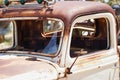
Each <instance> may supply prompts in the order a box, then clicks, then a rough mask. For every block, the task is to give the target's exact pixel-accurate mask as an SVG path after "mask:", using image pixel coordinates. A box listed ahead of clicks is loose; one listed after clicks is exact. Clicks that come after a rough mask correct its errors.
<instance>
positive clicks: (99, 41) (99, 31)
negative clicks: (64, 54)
mask: <svg viewBox="0 0 120 80" xmlns="http://www.w3.org/2000/svg"><path fill="white" fill-rule="evenodd" d="M109 45H110V44H109V35H108V20H107V19H105V18H98V19H88V20H84V21H80V22H77V23H76V24H75V25H74V27H73V30H72V38H71V46H70V56H71V57H76V56H78V55H79V56H80V55H86V54H89V53H91V52H95V51H100V50H105V49H108V48H109Z"/></svg>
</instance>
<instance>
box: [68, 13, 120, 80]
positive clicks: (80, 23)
mask: <svg viewBox="0 0 120 80" xmlns="http://www.w3.org/2000/svg"><path fill="white" fill-rule="evenodd" d="M116 47H117V44H116V22H115V19H114V17H113V15H112V14H110V13H99V14H93V15H86V16H81V17H78V18H76V19H75V20H74V21H73V23H72V27H71V31H70V38H69V47H68V49H67V56H69V57H68V58H66V66H67V68H68V72H67V75H66V79H67V80H118V78H119V75H118V71H119V70H118V68H117V65H118V55H117V48H116ZM76 58H77V60H76V61H75V59H76Z"/></svg>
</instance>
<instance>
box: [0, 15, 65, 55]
mask: <svg viewBox="0 0 120 80" xmlns="http://www.w3.org/2000/svg"><path fill="white" fill-rule="evenodd" d="M46 19H51V20H57V21H60V22H61V23H62V26H63V31H62V33H61V38H60V43H59V47H58V50H57V52H56V53H55V54H45V53H43V54H40V56H45V57H56V56H57V55H58V54H59V53H60V50H61V47H62V42H63V34H64V26H65V25H64V22H63V20H61V19H60V18H51V17H47V18H46ZM16 20H36V21H37V20H39V17H13V18H1V19H0V21H14V24H15V28H14V40H13V42H14V44H13V45H14V46H13V47H12V48H15V47H16V46H17V45H18V42H17V41H18V40H17V25H16V22H15V21H16ZM10 49H11V48H10ZM6 50H7V49H6ZM11 52H14V53H23V54H24V53H25V54H28V53H29V51H18V52H17V51H14V50H13V51H11ZM32 53H33V54H34V55H38V54H39V52H31V54H32Z"/></svg>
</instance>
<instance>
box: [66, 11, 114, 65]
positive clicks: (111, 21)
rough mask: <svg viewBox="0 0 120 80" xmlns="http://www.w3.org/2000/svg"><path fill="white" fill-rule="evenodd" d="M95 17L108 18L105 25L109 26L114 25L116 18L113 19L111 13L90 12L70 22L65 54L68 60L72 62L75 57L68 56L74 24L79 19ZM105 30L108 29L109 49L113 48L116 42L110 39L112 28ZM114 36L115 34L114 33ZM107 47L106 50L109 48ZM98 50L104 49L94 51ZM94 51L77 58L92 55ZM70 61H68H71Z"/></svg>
mask: <svg viewBox="0 0 120 80" xmlns="http://www.w3.org/2000/svg"><path fill="white" fill-rule="evenodd" d="M88 18H89V19H93V18H94V19H95V18H105V19H108V21H107V22H108V24H109V25H108V24H107V26H109V27H111V26H114V25H116V22H115V21H116V20H115V18H114V17H113V15H112V14H111V13H98V14H90V15H85V16H79V17H77V18H76V19H75V20H74V21H73V22H72V25H71V29H70V34H69V35H70V36H69V41H68V52H67V55H68V60H69V61H71V60H72V61H71V62H73V61H74V60H75V58H76V57H70V47H71V39H72V31H73V28H74V25H75V24H76V23H78V22H79V20H82V21H83V20H87V19H88ZM113 29H115V28H113ZM107 30H109V34H108V33H107V38H108V43H109V49H111V48H114V47H115V46H116V44H114V41H112V40H111V39H112V38H115V37H111V35H112V34H111V32H112V28H111V29H110V28H109V29H107ZM114 36H115V35H114ZM109 49H107V50H109ZM100 51H105V50H99V51H96V52H98V53H99V52H100ZM96 52H92V53H91V54H87V55H82V56H79V58H80V57H85V56H91V55H93V54H94V53H95V54H97V53H96ZM71 62H70V63H71Z"/></svg>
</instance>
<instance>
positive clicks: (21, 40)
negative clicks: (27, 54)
mask: <svg viewBox="0 0 120 80" xmlns="http://www.w3.org/2000/svg"><path fill="white" fill-rule="evenodd" d="M10 22H14V24H13V25H10V24H6V27H5V28H4V27H3V26H2V24H3V25H4V26H5V22H1V25H0V26H1V29H2V28H4V29H2V30H4V31H3V32H5V31H6V32H7V33H8V32H10V30H11V29H8V30H7V27H9V26H14V27H16V31H15V30H13V31H12V34H10V33H8V34H4V35H2V33H3V32H2V33H0V35H1V36H3V37H4V38H2V37H1V40H0V41H1V42H0V48H2V46H6V45H8V44H4V45H1V44H3V43H5V41H6V40H7V38H6V36H7V35H12V36H10V37H9V39H11V40H10V41H9V42H7V41H6V43H9V45H11V46H9V47H11V48H10V49H14V50H19V51H31V52H40V53H43V54H44V53H46V54H55V53H56V52H57V51H58V50H59V46H60V43H61V37H62V30H63V25H62V23H61V22H60V21H56V20H50V19H49V20H47V19H46V20H14V21H8V23H10ZM15 34H17V35H16V36H17V37H16V36H15ZM13 37H16V38H17V40H15V39H14V38H13ZM2 39H3V40H2ZM10 43H11V44H10ZM12 45H13V46H12Z"/></svg>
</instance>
